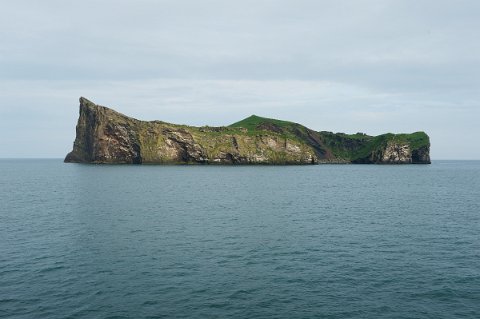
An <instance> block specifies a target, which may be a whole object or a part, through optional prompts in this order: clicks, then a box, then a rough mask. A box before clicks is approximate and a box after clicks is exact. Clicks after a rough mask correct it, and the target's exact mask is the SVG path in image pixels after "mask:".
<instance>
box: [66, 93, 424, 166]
mask: <svg viewBox="0 0 480 319" xmlns="http://www.w3.org/2000/svg"><path fill="white" fill-rule="evenodd" d="M65 162H67V163H96V164H271V165H287V164H323V163H325V164H327V163H331V164H347V163H352V164H430V139H429V137H428V135H427V134H426V133H424V132H415V133H412V134H392V133H388V134H383V135H379V136H369V135H367V134H364V133H357V134H345V133H332V132H326V131H319V132H318V131H314V130H312V129H309V128H307V127H305V126H303V125H300V124H297V123H293V122H288V121H281V120H275V119H269V118H264V117H260V116H256V115H252V116H250V117H247V118H246V119H244V120H242V121H239V122H236V123H233V124H231V125H229V126H221V127H212V126H201V127H194V126H188V125H178V124H171V123H166V122H162V121H140V120H137V119H134V118H131V117H128V116H126V115H123V114H121V113H119V112H116V111H114V110H112V109H110V108H108V107H104V106H100V105H97V104H95V103H93V102H91V101H89V100H87V99H86V98H84V97H81V98H80V116H79V119H78V123H77V127H76V138H75V142H74V144H73V150H72V151H71V152H70V153H68V155H67V156H66V158H65Z"/></svg>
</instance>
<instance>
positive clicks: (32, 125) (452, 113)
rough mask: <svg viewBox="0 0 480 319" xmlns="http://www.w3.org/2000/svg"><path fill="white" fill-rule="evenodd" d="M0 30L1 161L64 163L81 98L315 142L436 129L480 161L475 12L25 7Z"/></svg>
mask: <svg viewBox="0 0 480 319" xmlns="http://www.w3.org/2000/svg"><path fill="white" fill-rule="evenodd" d="M2 12H3V14H4V17H3V18H2V20H1V21H0V43H1V46H0V70H2V71H1V72H0V85H1V87H2V90H0V145H1V146H2V147H1V148H0V158H63V157H64V156H65V155H66V154H67V153H68V152H69V151H70V150H71V149H72V145H73V141H74V138H75V126H76V122H77V118H78V104H79V103H78V98H79V97H80V96H84V97H86V98H88V99H90V100H91V101H93V102H95V103H97V104H100V105H104V106H108V107H111V108H113V109H115V110H117V111H119V112H121V113H123V114H126V115H128V116H131V117H135V118H138V119H141V120H162V121H166V122H171V123H179V124H188V125H193V126H201V125H211V126H222V125H229V124H231V123H234V122H236V121H239V120H241V119H243V118H245V117H248V116H249V115H251V114H257V115H260V116H264V117H269V118H276V119H281V120H288V121H292V122H297V123H300V124H302V125H305V126H307V127H309V128H311V129H314V130H317V131H332V132H345V133H356V132H364V133H366V134H369V135H379V134H383V133H388V132H392V133H410V132H415V131H425V132H426V133H427V134H428V135H429V136H430V140H431V144H432V145H431V157H432V159H433V160H443V159H446V160H450V159H451V160H455V159H458V160H462V159H465V160H478V159H480V149H478V148H475V147H473V146H474V145H476V142H477V139H478V137H480V128H479V126H478V124H477V122H478V119H479V118H480V108H479V100H480V99H479V98H480V91H479V90H478V87H479V84H480V80H479V76H478V74H479V71H480V41H479V40H478V39H480V21H479V20H478V14H479V13H480V3H479V2H476V1H461V2H455V3H453V2H450V1H431V0H427V1H422V2H416V1H408V0H407V1H400V0H396V1H381V2H380V1H373V0H369V1H348V2H347V1H340V2H329V1H306V0H301V1H295V2H293V1H282V0H280V1H273V0H264V1H249V0H248V1H242V2H230V3H226V2H222V1H204V2H195V1H182V2H178V1H150V0H141V1H136V2H135V3H133V2H128V1H112V0H108V1H102V2H101V3H98V2H96V1H82V2H81V3H80V2H76V3H67V2H62V1H53V0H47V1H42V2H36V1H28V0H20V1H15V2H9V3H5V4H4V5H3V6H2Z"/></svg>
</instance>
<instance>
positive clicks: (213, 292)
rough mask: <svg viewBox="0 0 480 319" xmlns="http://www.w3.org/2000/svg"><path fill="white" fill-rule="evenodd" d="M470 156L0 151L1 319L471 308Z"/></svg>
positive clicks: (479, 224)
mask: <svg viewBox="0 0 480 319" xmlns="http://www.w3.org/2000/svg"><path fill="white" fill-rule="evenodd" d="M479 198H480V162H479V161H470V162H469V161H436V162H434V163H433V164H432V165H418V166H417V165H407V166H376V165H320V166H277V167H266V166H261V167H259V166H248V167H246V166H243V167H220V166H93V165H92V166H90V165H77V164H63V163H62V162H61V160H0V205H1V206H0V223H1V228H0V317H2V318H480V204H479Z"/></svg>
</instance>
